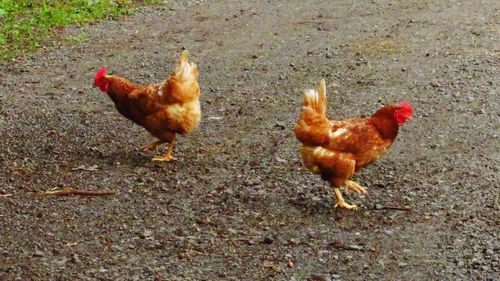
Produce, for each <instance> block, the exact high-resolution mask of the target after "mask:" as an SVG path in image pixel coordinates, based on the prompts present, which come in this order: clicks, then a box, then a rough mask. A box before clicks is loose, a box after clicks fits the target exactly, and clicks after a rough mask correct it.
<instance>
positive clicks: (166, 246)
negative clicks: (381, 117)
mask: <svg viewBox="0 0 500 281" xmlns="http://www.w3.org/2000/svg"><path fill="white" fill-rule="evenodd" d="M251 2H252V1H229V0H221V1H206V2H200V1H197V2H189V1H184V2H175V3H173V2H167V3H165V4H163V5H158V6H150V7H144V8H142V9H141V10H140V12H139V13H137V14H136V15H134V16H130V17H126V18H124V19H122V20H119V21H113V22H101V23H98V24H93V25H88V26H84V27H81V28H73V29H68V30H64V31H62V32H64V33H67V35H76V34H80V33H82V32H84V33H85V34H86V35H87V39H86V40H83V41H82V42H80V43H79V44H74V43H73V44H69V43H64V42H61V43H60V44H58V46H55V47H51V48H48V49H45V50H41V51H40V52H39V53H37V54H36V55H35V56H34V57H33V58H31V59H26V60H22V61H18V62H12V63H8V64H4V65H1V66H0V77H1V78H0V134H1V135H2V138H1V139H0V163H1V166H0V168H1V169H2V170H3V172H2V173H1V174H0V279H1V280H320V281H322V280H498V276H499V273H498V271H499V249H500V243H499V239H498V227H499V185H498V167H499V161H500V160H499V159H500V157H499V151H500V145H499V143H500V142H499V141H498V139H499V124H500V122H499V119H500V118H499V117H500V113H499V112H500V111H499V110H498V108H500V105H499V101H500V98H499V91H498V81H499V77H500V75H499V74H500V73H499V62H500V59H499V52H500V49H499V46H500V44H499V17H498V15H499V8H500V5H499V4H498V1H493V0H491V1H488V0H485V1H437V0H430V1H425V2H422V1H383V0H377V1H357V2H352V1H326V0H324V1H315V0H311V1H299V0H290V1H274V0H270V1H257V3H251ZM182 48H186V49H188V50H189V51H190V52H191V53H192V60H193V61H195V62H196V63H198V65H199V66H200V69H201V72H200V85H201V87H202V97H201V104H202V110H203V119H202V122H201V124H200V127H199V129H198V130H197V131H196V132H194V133H193V134H191V135H189V136H186V137H182V138H180V140H179V142H178V145H177V147H176V149H175V155H176V156H177V157H178V159H179V160H178V161H175V162H171V163H153V162H151V161H150V159H151V158H152V155H151V154H148V153H142V152H140V151H139V149H138V147H139V146H140V145H142V144H144V143H146V142H148V141H150V140H151V139H152V138H151V137H150V136H148V134H147V132H146V131H145V130H144V129H142V128H140V127H138V126H136V125H133V124H132V123H131V122H130V121H128V120H126V119H124V118H123V117H121V116H120V115H119V114H118V113H117V112H116V110H115V109H114V105H113V104H112V102H111V101H110V100H109V98H108V97H107V96H106V95H104V94H102V93H100V92H99V91H97V90H96V89H93V88H92V87H91V84H92V78H93V75H94V73H95V71H96V70H97V69H98V68H99V67H100V66H102V65H106V66H107V67H108V68H109V70H110V71H111V72H112V73H116V74H119V75H123V76H125V77H128V78H130V79H131V80H132V81H136V82H154V81H160V80H162V79H164V78H165V77H166V75H167V74H169V73H170V72H171V71H172V69H173V68H174V65H175V61H176V58H177V56H178V54H179V52H180V50H181V49H182ZM322 77H324V78H326V80H327V84H328V92H329V109H328V111H329V116H330V117H331V118H332V119H342V118H346V117H354V116H360V115H364V114H365V115H366V114H370V113H372V112H374V111H375V110H376V109H377V108H379V107H380V106H381V105H382V104H385V103H387V102H392V101H400V100H403V99H406V100H408V101H409V102H410V103H411V104H412V105H413V106H414V108H415V111H416V112H415V116H414V118H413V119H412V121H411V122H410V123H409V124H407V125H405V126H404V127H403V128H402V130H401V132H400V134H399V136H398V140H397V141H396V142H395V144H394V145H393V147H392V149H391V151H390V152H389V153H388V154H387V155H385V157H383V158H382V159H381V160H380V161H379V162H377V163H376V164H374V165H372V166H370V167H368V168H367V169H365V170H363V171H362V173H360V174H359V175H357V176H356V178H355V179H356V180H357V181H358V182H360V183H361V184H362V185H364V186H366V187H368V189H369V193H368V194H367V195H366V196H357V195H353V196H349V197H348V199H347V200H348V202H350V203H354V204H357V205H358V206H360V207H361V208H360V209H359V210H358V211H354V212H353V211H347V210H335V209H332V204H333V203H334V198H333V196H332V194H331V192H330V190H329V188H328V187H327V185H326V184H325V183H324V182H322V181H321V179H320V178H319V177H317V176H314V175H311V174H310V173H309V172H308V171H307V170H306V169H305V168H304V167H303V166H302V164H301V160H300V156H299V154H298V143H297V141H296V140H295V138H294V135H293V126H294V124H295V121H296V119H297V117H298V114H299V111H300V108H301V103H302V97H303V96H302V90H303V89H304V88H310V87H314V86H315V85H316V83H317V81H318V80H319V79H320V78H322ZM65 187H71V188H76V189H95V190H113V191H117V192H118V194H116V195H113V196H108V197H93V198H89V197H81V196H73V197H40V196H37V195H36V192H40V191H47V190H51V189H57V188H65ZM391 206H393V207H394V206H397V207H402V206H409V207H410V208H411V210H409V211H408V210H394V209H390V208H388V207H391Z"/></svg>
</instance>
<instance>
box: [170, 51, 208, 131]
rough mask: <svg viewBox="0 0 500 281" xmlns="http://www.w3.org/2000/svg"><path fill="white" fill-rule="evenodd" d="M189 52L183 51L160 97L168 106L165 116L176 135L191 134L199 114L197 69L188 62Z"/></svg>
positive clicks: (197, 121) (198, 119)
mask: <svg viewBox="0 0 500 281" xmlns="http://www.w3.org/2000/svg"><path fill="white" fill-rule="evenodd" d="M188 56H189V52H188V51H186V50H184V51H183V52H182V53H181V54H180V56H179V62H178V64H177V66H176V68H175V71H174V73H173V74H172V75H171V76H170V78H169V79H168V80H167V81H166V86H164V87H162V93H163V94H162V96H163V97H164V99H165V102H166V103H167V104H169V106H168V108H167V114H168V116H169V120H171V123H172V126H173V127H175V128H177V131H176V132H177V133H180V134H185V133H189V132H191V131H192V130H193V129H194V128H196V126H197V125H198V123H199V121H200V117H201V113H200V101H199V97H200V87H199V85H198V81H197V80H198V67H197V66H196V64H194V63H192V62H189V61H188Z"/></svg>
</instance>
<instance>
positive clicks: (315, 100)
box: [304, 79, 326, 117]
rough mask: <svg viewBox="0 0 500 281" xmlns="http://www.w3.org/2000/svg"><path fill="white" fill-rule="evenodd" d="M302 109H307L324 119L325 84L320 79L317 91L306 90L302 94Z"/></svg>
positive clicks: (323, 80)
mask: <svg viewBox="0 0 500 281" xmlns="http://www.w3.org/2000/svg"><path fill="white" fill-rule="evenodd" d="M304 96H305V97H304V107H309V108H310V109H312V110H314V111H315V112H316V113H317V114H318V115H321V116H325V117H326V83H325V79H321V80H320V81H319V84H318V89H317V90H313V89H308V90H306V91H305V92H304Z"/></svg>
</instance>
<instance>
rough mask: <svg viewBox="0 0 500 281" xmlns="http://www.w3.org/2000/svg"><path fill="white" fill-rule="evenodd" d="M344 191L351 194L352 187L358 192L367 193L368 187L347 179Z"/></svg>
mask: <svg viewBox="0 0 500 281" xmlns="http://www.w3.org/2000/svg"><path fill="white" fill-rule="evenodd" d="M344 188H345V190H344V192H345V194H346V195H349V189H352V190H354V191H356V192H357V193H366V192H367V191H366V188H364V187H362V186H361V185H359V184H358V183H356V182H354V181H351V180H346V181H345V182H344Z"/></svg>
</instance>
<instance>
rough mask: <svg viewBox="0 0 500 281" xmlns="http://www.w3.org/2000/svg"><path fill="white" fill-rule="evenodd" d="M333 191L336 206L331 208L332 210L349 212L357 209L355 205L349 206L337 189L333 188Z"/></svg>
mask: <svg viewBox="0 0 500 281" xmlns="http://www.w3.org/2000/svg"><path fill="white" fill-rule="evenodd" d="M333 190H334V191H335V195H336V196H337V204H335V205H334V206H333V207H334V208H344V209H349V210H356V209H357V208H358V207H357V206H356V205H349V204H347V203H346V202H345V200H344V198H343V197H342V194H341V193H340V190H339V188H338V187H334V188H333Z"/></svg>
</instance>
